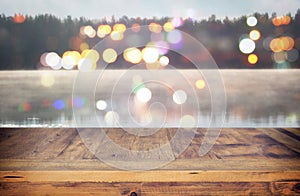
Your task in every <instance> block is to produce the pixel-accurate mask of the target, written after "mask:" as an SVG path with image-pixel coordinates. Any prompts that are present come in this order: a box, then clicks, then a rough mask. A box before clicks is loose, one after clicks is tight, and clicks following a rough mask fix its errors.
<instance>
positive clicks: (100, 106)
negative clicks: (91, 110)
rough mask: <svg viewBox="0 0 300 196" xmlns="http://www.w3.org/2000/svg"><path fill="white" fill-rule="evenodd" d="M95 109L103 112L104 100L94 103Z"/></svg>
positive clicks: (105, 104)
mask: <svg viewBox="0 0 300 196" xmlns="http://www.w3.org/2000/svg"><path fill="white" fill-rule="evenodd" d="M96 108H97V109H98V110H105V109H106V108H107V103H106V101H104V100H98V101H97V102H96Z"/></svg>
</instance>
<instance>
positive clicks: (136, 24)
mask: <svg viewBox="0 0 300 196" xmlns="http://www.w3.org/2000/svg"><path fill="white" fill-rule="evenodd" d="M131 30H132V31H133V32H135V33H137V32H139V31H140V30H141V25H139V24H138V23H134V24H133V25H132V26H131Z"/></svg>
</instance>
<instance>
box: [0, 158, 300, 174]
mask: <svg viewBox="0 0 300 196" xmlns="http://www.w3.org/2000/svg"><path fill="white" fill-rule="evenodd" d="M140 164H142V163H140ZM15 170H20V171H26V170H36V171H42V170H90V171H92V170H96V171H97V170H98V171H99V170H117V168H114V167H112V166H109V165H107V164H106V163H103V162H101V161H99V160H97V159H87V160H66V159H64V160H26V159H25V160H24V159H2V160H0V171H15ZM159 170H174V171H176V170H203V171H208V170H212V171H214V170H215V171H219V170H237V171H238V170H254V171H256V170H300V160H299V159H287V158H280V159H278V158H267V159H260V158H249V157H247V158H240V159H237V158H235V159H229V158H227V159H217V160H214V159H212V160H206V159H201V158H195V159H177V160H175V161H173V162H170V163H169V164H167V165H165V166H163V167H161V168H159Z"/></svg>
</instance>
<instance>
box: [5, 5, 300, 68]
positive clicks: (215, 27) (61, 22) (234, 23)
mask: <svg viewBox="0 0 300 196" xmlns="http://www.w3.org/2000/svg"><path fill="white" fill-rule="evenodd" d="M253 16H255V18H257V20H258V23H257V25H256V26H255V27H249V26H248V25H247V24H246V20H247V16H241V17H239V18H234V19H229V18H228V17H226V18H225V19H223V20H220V19H217V17H216V16H215V15H212V16H210V17H209V18H208V19H204V20H193V19H190V18H187V19H184V20H183V24H182V26H180V27H178V29H180V30H182V31H184V32H187V33H188V34H190V35H191V36H193V37H195V38H196V39H198V40H199V41H201V42H202V43H203V45H204V46H205V47H206V48H207V49H208V50H209V51H210V53H211V54H212V56H213V58H214V59H215V61H216V63H217V64H218V66H219V67H220V68H239V69H243V68H257V69H265V68H278V66H276V64H278V62H276V61H274V51H272V50H271V49H270V48H268V46H266V43H265V42H266V39H267V38H276V37H280V36H290V37H291V38H293V40H294V43H293V48H294V49H295V51H298V55H299V51H300V9H299V10H298V11H297V13H296V14H295V15H294V16H291V14H287V16H289V18H290V19H291V21H290V22H289V24H288V25H281V26H276V25H274V22H272V21H273V20H274V18H276V17H277V16H276V14H275V13H273V14H272V15H271V16H269V14H267V13H265V14H260V13H254V14H253ZM170 19H171V18H169V17H163V18H156V17H153V18H141V17H137V18H129V17H127V16H123V17H121V18H118V19H116V18H115V17H114V16H112V17H111V18H110V19H109V20H108V19H106V18H103V19H99V20H91V19H87V18H84V17H81V18H72V17H71V16H68V17H67V18H64V19H60V18H58V17H56V16H54V15H49V14H44V15H37V16H25V18H24V21H22V22H20V23H18V22H17V23H16V21H14V17H13V16H5V15H4V14H2V15H0V70H35V69H39V68H41V64H40V56H41V55H42V54H43V53H44V52H49V51H54V52H57V53H58V54H59V55H62V54H63V53H64V52H65V51H67V50H79V46H78V44H77V45H76V44H74V43H73V42H71V40H73V41H74V39H75V42H76V40H77V41H78V42H83V41H85V42H88V43H89V44H90V45H91V46H93V45H95V44H96V43H97V42H98V41H99V38H93V39H88V38H83V37H80V36H78V35H79V31H80V28H81V27H82V26H86V25H91V26H92V27H94V28H95V29H97V27H98V26H99V25H100V24H109V25H111V26H113V25H114V24H116V23H122V24H125V25H126V26H127V27H131V26H132V25H133V24H135V23H137V24H140V25H149V24H150V23H152V22H155V23H157V24H160V25H163V24H164V23H166V22H167V21H170ZM252 29H257V30H258V31H259V32H260V34H261V38H260V39H259V40H258V41H256V49H255V51H254V52H255V53H256V54H257V56H258V57H259V60H258V62H257V63H256V64H255V65H249V63H248V62H247V57H248V55H247V54H243V53H241V51H240V50H239V41H240V39H241V36H243V35H245V34H248V33H249V31H250V30H252ZM84 39H85V40H84ZM171 55H172V54H171ZM173 55H176V54H173ZM294 55H297V54H294ZM279 63H280V62H279ZM288 65H289V66H287V67H286V68H300V58H296V60H295V59H294V61H292V62H288ZM177 67H178V68H192V67H193V66H192V65H187V66H184V67H182V65H178V66H177Z"/></svg>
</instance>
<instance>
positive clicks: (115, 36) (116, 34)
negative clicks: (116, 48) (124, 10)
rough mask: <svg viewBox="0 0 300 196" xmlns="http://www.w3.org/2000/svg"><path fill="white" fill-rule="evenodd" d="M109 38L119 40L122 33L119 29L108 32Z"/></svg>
mask: <svg viewBox="0 0 300 196" xmlns="http://www.w3.org/2000/svg"><path fill="white" fill-rule="evenodd" d="M110 38H111V39H112V40H114V41H120V40H122V39H123V38H124V34H123V32H120V31H113V32H111V34H110Z"/></svg>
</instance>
